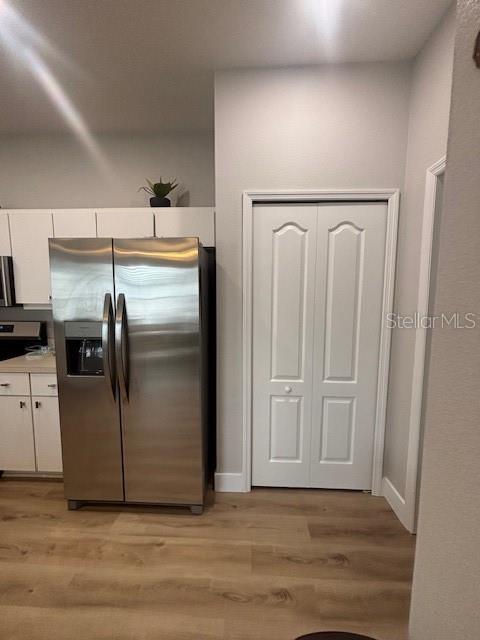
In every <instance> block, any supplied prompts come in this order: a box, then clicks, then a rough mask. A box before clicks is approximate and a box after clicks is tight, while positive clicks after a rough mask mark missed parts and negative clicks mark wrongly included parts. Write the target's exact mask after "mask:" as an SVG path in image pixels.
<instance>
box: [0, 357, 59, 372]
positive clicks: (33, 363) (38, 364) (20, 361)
mask: <svg viewBox="0 0 480 640" xmlns="http://www.w3.org/2000/svg"><path fill="white" fill-rule="evenodd" d="M56 372H57V366H56V363H55V356H53V355H51V354H49V355H47V356H40V357H36V358H27V357H26V356H18V357H17V358H10V360H0V373H56Z"/></svg>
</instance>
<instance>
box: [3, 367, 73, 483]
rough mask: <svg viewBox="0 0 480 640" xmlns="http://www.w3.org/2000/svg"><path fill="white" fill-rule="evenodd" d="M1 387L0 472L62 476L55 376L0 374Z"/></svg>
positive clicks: (45, 374)
mask: <svg viewBox="0 0 480 640" xmlns="http://www.w3.org/2000/svg"><path fill="white" fill-rule="evenodd" d="M0 383H1V386H0V470H2V471H16V472H28V473H32V472H38V473H61V471H62V449H61V441H60V417H59V410H58V397H57V380H56V376H55V374H47V373H44V374H42V373H32V374H30V376H29V374H28V373H13V374H12V373H10V374H0ZM30 389H31V390H32V393H34V394H35V395H33V396H32V395H30ZM16 394H18V395H16ZM25 394H28V395H25Z"/></svg>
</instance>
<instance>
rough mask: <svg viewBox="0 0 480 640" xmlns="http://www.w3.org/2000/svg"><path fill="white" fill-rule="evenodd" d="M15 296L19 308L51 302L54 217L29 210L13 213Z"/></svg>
mask: <svg viewBox="0 0 480 640" xmlns="http://www.w3.org/2000/svg"><path fill="white" fill-rule="evenodd" d="M8 217H9V221H10V234H11V240H12V256H13V270H14V276H15V296H16V300H17V302H18V303H19V304H48V303H49V302H50V263H49V258H48V239H49V238H52V237H53V221H52V213H51V212H50V211H45V210H33V209H29V210H28V211H27V210H23V211H9V213H8Z"/></svg>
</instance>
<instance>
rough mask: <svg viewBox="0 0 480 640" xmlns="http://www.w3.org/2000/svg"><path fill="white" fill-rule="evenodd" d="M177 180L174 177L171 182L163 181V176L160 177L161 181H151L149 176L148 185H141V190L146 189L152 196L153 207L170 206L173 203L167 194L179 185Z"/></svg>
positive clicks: (151, 203) (151, 204)
mask: <svg viewBox="0 0 480 640" xmlns="http://www.w3.org/2000/svg"><path fill="white" fill-rule="evenodd" d="M176 180H177V179H176V178H174V179H173V180H172V181H171V182H162V178H160V180H159V182H150V180H148V178H147V184H148V186H146V187H140V189H139V191H145V192H146V193H149V194H150V195H151V196H152V197H151V198H150V206H151V207H169V206H170V204H171V203H170V200H169V199H168V198H167V196H168V194H169V193H171V192H172V191H173V190H174V189H175V188H176V187H178V182H177V181H176Z"/></svg>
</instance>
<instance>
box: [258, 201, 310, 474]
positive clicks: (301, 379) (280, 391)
mask: <svg viewBox="0 0 480 640" xmlns="http://www.w3.org/2000/svg"><path fill="white" fill-rule="evenodd" d="M260 210H261V211H260ZM316 227H317V207H316V206H315V205H297V206H282V205H280V206H268V205H266V206H258V207H256V214H255V216H254V233H253V236H254V240H253V263H254V280H253V300H254V303H253V304H254V317H253V324H254V328H253V389H252V400H253V447H252V454H253V459H252V482H253V484H254V485H263V486H283V487H305V486H308V484H309V468H310V424H311V413H312V348H311V346H312V341H313V313H314V290H315V288H314V287H315V245H316Z"/></svg>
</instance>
